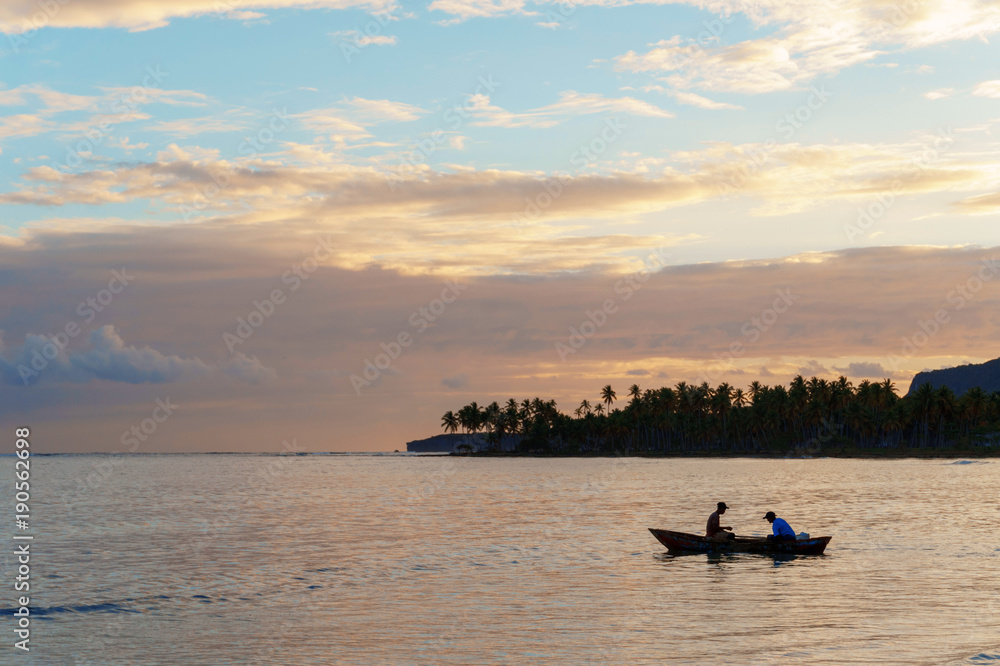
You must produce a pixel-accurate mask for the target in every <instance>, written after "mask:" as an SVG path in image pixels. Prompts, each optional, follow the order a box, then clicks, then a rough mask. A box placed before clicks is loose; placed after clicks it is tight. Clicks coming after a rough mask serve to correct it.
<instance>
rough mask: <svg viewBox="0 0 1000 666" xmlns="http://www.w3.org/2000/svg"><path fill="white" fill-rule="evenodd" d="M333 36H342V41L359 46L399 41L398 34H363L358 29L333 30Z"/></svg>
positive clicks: (389, 44) (380, 44)
mask: <svg viewBox="0 0 1000 666" xmlns="http://www.w3.org/2000/svg"><path fill="white" fill-rule="evenodd" d="M330 36H331V37H336V38H340V40H341V41H347V42H351V43H352V44H354V45H355V46H357V47H358V48H361V47H363V46H372V45H374V46H395V45H396V44H398V43H399V40H398V38H397V37H396V35H362V34H361V33H359V32H358V31H357V30H340V31H338V32H331V33H330Z"/></svg>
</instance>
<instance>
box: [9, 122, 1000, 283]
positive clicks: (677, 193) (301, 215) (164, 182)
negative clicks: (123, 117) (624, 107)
mask: <svg viewBox="0 0 1000 666" xmlns="http://www.w3.org/2000/svg"><path fill="white" fill-rule="evenodd" d="M379 117H385V113H382V115H381V116H379ZM959 138H960V135H959ZM959 138H956V139H954V141H955V143H953V144H952V143H948V142H947V141H945V142H944V144H942V141H943V139H942V137H940V136H915V137H913V138H912V139H911V140H908V141H906V142H902V143H897V144H867V143H853V144H852V143H840V144H831V145H826V144H813V145H802V144H795V143H788V144H777V145H771V146H767V145H763V144H743V145H733V144H728V143H721V142H720V143H715V144H710V145H709V146H707V147H704V148H701V149H698V150H692V151H675V152H673V153H671V154H670V155H669V158H667V159H664V160H660V161H659V162H658V163H657V164H655V165H653V166H652V167H651V166H648V165H646V164H645V163H643V162H641V161H640V163H638V164H637V165H636V166H635V167H634V169H633V170H625V169H624V168H622V169H618V170H610V169H606V170H605V171H603V172H597V171H596V169H595V171H594V172H583V173H577V174H575V175H568V174H566V173H565V172H563V173H558V174H540V173H534V172H520V171H513V170H507V171H504V170H498V169H485V170H475V169H470V168H465V169H457V170H455V171H453V172H437V171H433V170H431V169H430V168H429V167H423V168H420V169H417V168H414V169H412V170H407V171H393V170H391V169H392V168H393V164H392V163H390V162H389V161H388V158H382V159H383V160H384V161H383V162H382V163H383V164H384V165H385V167H386V171H381V170H379V169H377V168H375V167H374V166H373V165H374V164H377V163H378V158H366V159H365V161H364V164H365V166H355V165H352V164H349V163H346V162H345V161H343V159H342V158H341V157H339V156H338V154H337V153H336V152H335V151H328V150H322V149H319V148H317V147H316V146H304V145H299V144H288V145H287V146H286V147H285V148H286V149H285V151H284V152H282V153H276V154H275V155H273V156H272V157H270V158H269V159H268V160H266V161H265V160H263V159H255V160H246V161H241V162H239V163H233V162H229V161H227V160H222V159H220V158H219V156H218V152H217V151H215V150H208V149H200V148H197V147H189V146H185V147H183V148H182V147H180V146H175V145H171V146H170V147H169V148H168V149H167V150H164V151H160V153H159V154H158V155H157V158H156V160H154V161H130V162H123V163H116V164H109V165H103V166H101V167H99V168H93V169H91V170H89V171H83V170H75V171H68V170H62V169H55V168H53V167H50V166H36V167H31V168H29V169H27V171H25V172H24V174H23V176H22V178H21V180H19V181H15V182H14V184H13V185H12V186H11V190H10V191H8V192H6V193H3V194H0V203H6V204H21V205H36V206H67V205H70V204H88V205H103V204H107V203H126V202H132V201H146V202H149V204H151V205H154V206H156V207H157V208H159V209H161V210H163V211H164V212H165V213H166V215H165V216H164V217H165V218H166V219H170V218H169V215H170V214H171V213H172V215H173V219H175V220H178V221H179V220H181V219H182V217H183V216H184V215H185V212H184V211H185V209H186V210H188V211H193V212H195V213H196V215H199V216H204V217H206V218H208V217H212V216H215V217H216V219H217V221H218V222H220V223H226V224H234V225H243V226H248V225H254V226H256V225H259V224H264V223H267V224H273V223H276V222H277V221H279V220H282V221H285V222H289V223H290V222H294V221H299V220H306V219H308V220H310V221H311V224H312V228H313V229H314V230H315V231H316V232H324V233H334V234H337V235H338V236H342V237H343V238H344V239H345V242H344V243H341V244H340V245H339V249H338V250H337V251H336V252H335V254H334V257H333V258H332V262H333V263H334V264H335V265H338V266H341V267H345V268H359V267H363V266H367V265H373V264H378V265H381V266H383V267H386V268H393V269H398V270H402V271H404V272H424V271H457V272H463V273H464V272H469V271H472V272H477V273H489V272H492V271H497V272H501V273H507V272H535V271H539V270H542V271H546V270H548V271H559V270H579V269H581V268H585V267H588V266H595V265H598V264H600V265H603V266H616V267H617V266H622V265H624V263H626V262H623V257H624V256H627V254H628V253H629V252H634V251H636V250H638V249H640V248H644V247H651V246H652V247H657V246H670V245H678V244H681V243H688V242H691V241H692V240H694V239H695V238H696V237H695V236H692V235H691V234H690V233H686V234H685V233H678V234H675V235H668V234H662V233H661V234H656V233H645V234H644V233H617V230H615V232H614V233H609V231H608V224H609V223H614V222H616V221H624V220H629V219H631V218H633V217H634V216H636V215H641V214H645V213H650V212H654V211H663V210H668V209H672V208H678V207H681V206H691V205H695V204H702V203H707V202H712V201H715V200H718V199H720V197H721V196H722V195H723V194H726V195H727V196H729V197H730V198H733V197H739V198H746V199H747V200H748V201H750V202H752V204H753V207H752V208H750V209H749V214H750V215H752V216H755V217H761V218H763V217H771V216H782V215H788V214H792V213H801V212H805V211H813V210H818V209H821V207H823V208H826V207H830V206H834V205H836V204H838V203H849V204H852V205H854V206H867V205H869V204H870V203H871V202H873V201H877V200H878V198H879V197H882V198H885V197H886V196H887V194H886V193H891V194H892V197H893V200H894V201H895V200H898V199H900V198H902V197H906V196H915V195H925V194H940V195H944V196H946V197H948V198H949V199H952V200H955V199H959V201H957V202H956V203H954V204H952V206H951V207H950V208H948V204H947V203H946V202H945V203H942V202H938V203H935V204H934V208H933V209H931V211H930V212H931V213H944V212H950V213H952V214H960V215H975V214H981V213H984V212H989V211H990V210H991V209H992V207H993V206H994V205H995V200H994V199H993V198H992V197H993V196H994V195H993V194H983V192H995V182H996V180H995V173H996V169H997V166H996V164H997V163H996V156H995V152H994V151H992V150H991V149H990V148H989V147H988V146H985V147H975V146H970V147H969V148H964V147H960V146H961V144H960V143H959ZM942 145H943V146H944V148H942ZM931 149H933V150H931ZM762 154H763V155H766V157H767V159H766V160H764V161H763V162H761V161H760V159H759V156H760V155H762ZM929 154H931V155H932V156H933V157H934V159H930V158H928V157H926V156H927V155H929ZM282 160H287V161H288V162H291V163H288V164H283V163H281V161H282ZM918 163H919V165H918ZM569 166H570V164H567V167H569ZM220 173H223V174H225V175H226V179H225V182H226V184H225V187H222V188H219V187H218V185H217V181H218V179H219V174H220ZM389 178H392V179H393V182H392V185H393V186H392V187H391V188H390V187H389V182H388V179H389ZM727 188H728V189H727ZM556 189H558V195H557V196H553V195H552V194H551V192H554V191H556ZM206 191H212V192H213V196H211V197H207V196H201V197H200V198H198V199H195V196H196V195H198V193H202V192H206ZM543 195H544V198H541V197H543ZM962 197H964V199H963V198H962ZM536 200H538V201H542V202H543V204H544V205H541V206H539V205H537V204H534V203H533V202H535V201H536ZM196 203H197V206H198V208H197V211H195V208H194V205H195V204H196ZM46 215H47V216H48V213H47V214H46ZM855 217H856V216H851V219H852V220H853V219H855ZM161 219H163V218H161ZM188 219H189V218H188ZM47 224H51V222H47ZM845 224H846V220H845ZM876 231H877V230H876ZM845 238H846V237H845ZM602 244H604V245H603V246H602ZM456 247H461V248H462V252H461V253H459V254H456V253H455V252H454V249H455V248H456ZM608 256H615V261H614V262H612V263H609V262H608V260H607V257H608Z"/></svg>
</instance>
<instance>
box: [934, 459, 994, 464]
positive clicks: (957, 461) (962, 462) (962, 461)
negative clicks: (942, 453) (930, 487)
mask: <svg viewBox="0 0 1000 666" xmlns="http://www.w3.org/2000/svg"><path fill="white" fill-rule="evenodd" d="M989 464H990V461H988V460H956V461H955V462H950V463H945V465H989Z"/></svg>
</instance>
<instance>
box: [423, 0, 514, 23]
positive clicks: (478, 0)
mask: <svg viewBox="0 0 1000 666" xmlns="http://www.w3.org/2000/svg"><path fill="white" fill-rule="evenodd" d="M524 4H525V3H524V0H434V2H432V3H431V4H430V5H429V6H428V7H427V8H428V9H429V10H431V11H440V12H445V13H447V14H451V15H452V16H454V17H455V18H454V19H450V20H446V21H442V23H444V24H453V23H461V22H462V21H466V20H468V19H470V18H495V17H498V16H507V15H511V14H526V15H528V16H531V15H533V12H528V11H525V9H524Z"/></svg>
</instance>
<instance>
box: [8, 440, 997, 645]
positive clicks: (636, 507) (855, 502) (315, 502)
mask: <svg viewBox="0 0 1000 666" xmlns="http://www.w3.org/2000/svg"><path fill="white" fill-rule="evenodd" d="M270 463H274V460H273V459H269V458H250V457H238V456H237V457H231V456H230V457H212V456H208V457H186V456H163V457H156V458H150V459H144V458H142V459H129V460H127V461H126V462H124V463H123V464H121V465H119V466H116V468H115V471H114V474H113V475H112V476H110V477H109V478H108V479H107V480H106V482H105V483H104V484H103V485H102V486H101V487H100V488H97V489H94V490H93V491H91V492H89V493H86V494H83V495H81V496H79V497H77V498H76V499H75V500H74V501H73V502H72V503H69V502H67V501H66V497H67V492H68V491H69V490H72V489H74V488H76V487H77V484H76V483H75V481H76V479H77V478H78V477H79V476H80V475H81V474H84V475H86V474H87V473H90V471H91V460H90V459H89V458H87V457H82V458H48V457H46V458H40V459H39V462H38V466H39V467H38V474H37V477H38V479H39V481H38V486H37V488H36V487H35V485H34V484H33V487H32V491H33V492H32V497H33V499H36V498H37V501H38V504H37V506H36V507H34V509H35V510H37V511H38V514H39V515H43V516H45V519H46V522H45V523H44V524H43V527H42V528H40V531H39V533H38V536H37V537H36V540H37V542H38V543H41V544H44V545H45V550H44V551H39V562H38V565H39V567H40V568H39V573H40V574H42V573H44V574H45V575H44V576H42V577H40V578H39V579H38V580H37V589H36V586H35V584H34V583H35V581H33V585H32V592H33V593H34V594H33V595H32V602H33V604H35V607H36V608H38V609H56V608H63V609H68V610H67V611H66V612H52V613H49V614H46V615H44V616H41V615H40V616H39V620H40V624H42V622H41V620H42V619H43V617H44V618H45V621H44V625H43V626H44V628H45V629H44V630H45V635H44V637H45V650H46V653H47V654H48V655H50V656H51V659H52V663H72V660H73V659H74V658H76V659H77V660H78V661H81V662H86V661H90V662H92V663H124V662H126V661H128V660H130V659H131V660H135V661H137V662H138V663H213V664H241V663H296V664H300V663H301V664H326V663H334V662H336V663H347V664H352V663H357V664H368V663H405V664H412V663H437V664H467V663H477V664H478V663H483V664H486V663H529V662H537V663H552V664H576V663H587V662H591V663H602V664H605V663H608V664H633V663H636V664H639V663H662V662H663V661H665V660H668V659H669V660H670V661H676V662H687V663H717V662H718V661H720V655H725V661H728V662H732V663H760V664H767V663H792V662H804V663H818V664H822V663H826V664H842V663H855V664H867V663H886V662H891V663H918V664H927V663H944V662H949V661H955V660H962V659H968V658H970V657H972V656H973V655H979V654H993V653H994V652H995V649H996V646H997V643H998V641H997V639H996V628H997V627H998V626H1000V606H997V605H992V603H991V602H993V601H995V600H996V582H995V575H996V571H997V570H998V569H1000V551H998V550H997V546H996V539H995V538H994V537H995V535H994V534H993V531H994V530H993V525H992V521H990V520H985V519H984V517H983V512H982V510H981V508H982V506H983V504H982V503H983V498H988V497H992V496H994V494H995V489H996V486H997V477H996V472H992V471H990V470H994V469H997V468H998V467H1000V466H996V465H962V466H943V465H941V464H939V463H938V462H927V463H924V462H920V461H893V462H883V461H836V460H833V461H775V460H768V461H754V460H711V461H698V460H669V461H660V460H645V459H643V460H638V459H637V460H634V461H632V460H630V461H628V464H627V465H625V466H623V465H622V464H618V466H617V467H612V465H613V464H614V461H602V460H598V459H592V460H546V459H530V460H528V459H514V460H493V459H459V460H450V461H448V460H439V459H422V458H416V459H413V458H402V457H388V456H387V457H378V458H376V457H371V458H367V457H366V458H360V457H358V458H345V457H329V458H323V459H317V458H313V457H310V456H303V457H288V458H287V459H283V460H282V461H281V463H282V466H281V467H280V468H279V469H278V474H277V476H276V477H272V476H271V475H268V476H266V477H265V476H262V475H261V472H262V470H267V469H269V467H268V465H269V464H270ZM445 463H450V464H451V465H452V466H451V467H444V465H445ZM609 470H612V471H614V472H615V474H614V475H609V474H608V471H609ZM33 478H34V477H33ZM272 478H273V479H276V481H272V480H270V479H272ZM261 479H265V481H261ZM596 481H601V484H600V485H599V488H597V490H595V487H596V486H595V482H596ZM650 488H657V489H658V490H659V492H657V493H656V494H655V496H651V493H650V490H649V489H650ZM11 489H12V484H0V503H3V502H7V505H8V506H9V505H10V504H11V503H12V498H11V497H10V492H11ZM36 492H37V496H36ZM720 496H721V497H722V498H724V499H726V500H727V502H728V503H730V504H732V506H733V507H735V508H734V509H733V510H732V513H731V514H730V513H727V514H726V516H727V521H729V520H730V515H731V516H732V518H731V520H732V524H733V525H734V526H736V529H737V530H739V531H740V532H741V533H744V531H745V532H747V533H751V532H753V531H754V530H757V531H762V526H761V520H760V516H761V515H762V514H761V513H760V511H757V510H754V509H752V508H751V507H771V508H774V509H776V510H777V511H779V512H780V513H781V515H783V516H784V515H787V516H788V517H789V518H790V522H791V523H792V524H793V525H794V526H795V527H796V528H798V529H802V530H804V531H808V532H810V533H813V534H832V535H834V540H833V541H832V542H831V544H830V547H829V549H828V551H827V553H826V554H824V555H821V556H816V555H811V556H802V555H793V554H787V555H784V554H778V555H754V554H745V553H726V554H711V555H710V554H691V555H670V554H667V553H665V552H663V551H662V550H661V548H662V547H661V546H660V545H659V544H658V543H657V542H656V540H655V539H653V537H652V536H651V535H650V534H649V532H648V531H647V529H646V526H647V525H674V526H676V527H678V528H681V529H683V528H685V526H687V529H688V530H690V529H698V526H701V525H704V518H705V511H704V509H705V505H707V506H708V507H709V509H711V507H713V506H714V503H715V501H717V500H718V499H719V498H720ZM942 516H945V517H946V519H942ZM4 529H6V530H8V531H7V532H3V531H2V530H4ZM9 530H10V526H9V525H7V524H3V523H0V540H3V539H6V540H8V541H9V540H10V533H9ZM650 558H651V559H650ZM33 563H34V560H33ZM9 566H10V565H9V564H8V573H9ZM9 578H10V576H9ZM119 618H121V619H119ZM722 619H724V621H722ZM88 636H94V637H97V639H99V640H97V639H95V640H91V641H88V640H86V638H87V637H88Z"/></svg>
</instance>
